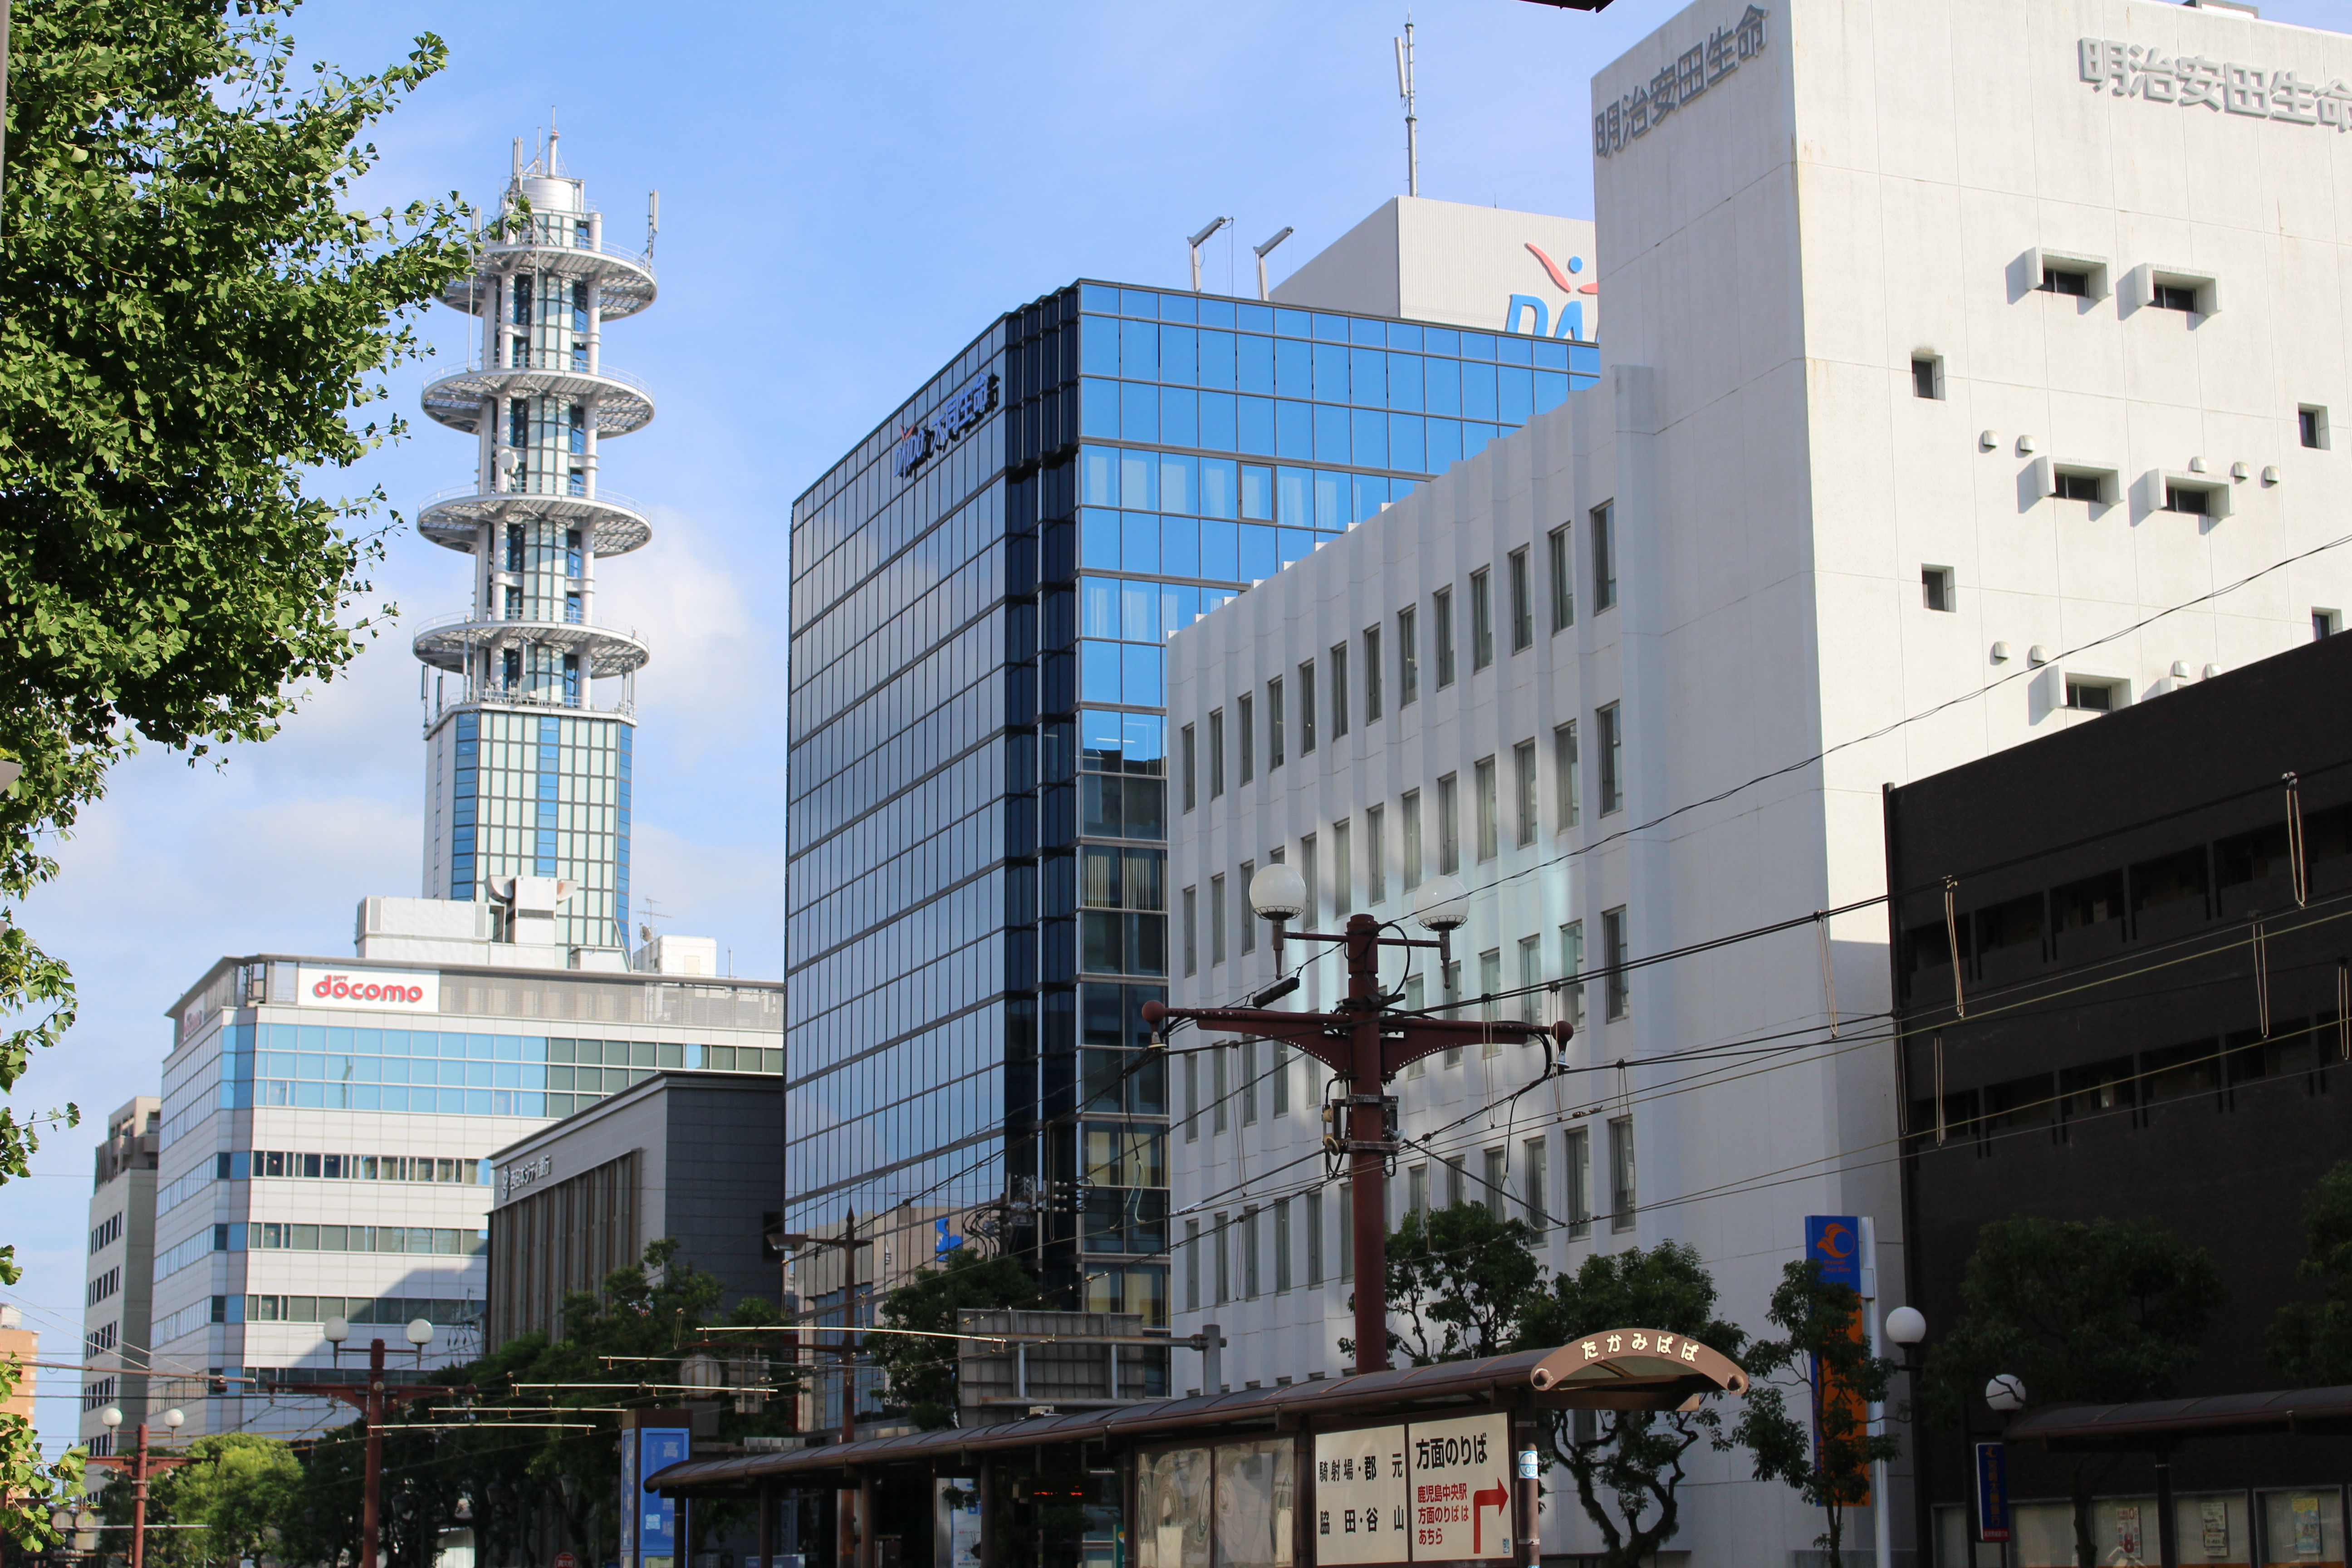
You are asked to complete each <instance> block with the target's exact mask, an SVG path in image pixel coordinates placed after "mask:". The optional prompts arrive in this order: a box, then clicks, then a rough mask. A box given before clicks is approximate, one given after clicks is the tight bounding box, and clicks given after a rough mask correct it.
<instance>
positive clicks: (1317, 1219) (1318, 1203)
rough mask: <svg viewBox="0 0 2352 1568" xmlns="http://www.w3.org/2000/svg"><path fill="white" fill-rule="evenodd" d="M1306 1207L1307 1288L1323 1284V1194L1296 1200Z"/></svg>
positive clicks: (1313, 1193) (1319, 1193) (1314, 1194)
mask: <svg viewBox="0 0 2352 1568" xmlns="http://www.w3.org/2000/svg"><path fill="white" fill-rule="evenodd" d="M1298 1201H1299V1202H1300V1203H1301V1204H1304V1205H1306V1207H1307V1289H1310V1290H1312V1289H1315V1287H1317V1286H1318V1285H1320V1284H1322V1283H1323V1194H1322V1193H1321V1192H1319V1191H1317V1192H1309V1193H1307V1194H1305V1195H1304V1196H1302V1197H1301V1198H1300V1199H1299V1200H1298Z"/></svg>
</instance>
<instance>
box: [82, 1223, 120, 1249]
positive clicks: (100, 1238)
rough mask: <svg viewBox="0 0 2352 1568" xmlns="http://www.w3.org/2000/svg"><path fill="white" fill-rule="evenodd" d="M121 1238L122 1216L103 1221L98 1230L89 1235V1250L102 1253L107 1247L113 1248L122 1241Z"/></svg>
mask: <svg viewBox="0 0 2352 1568" xmlns="http://www.w3.org/2000/svg"><path fill="white" fill-rule="evenodd" d="M121 1237H122V1216H121V1215H119V1214H118V1215H112V1216H110V1218H108V1219H106V1220H104V1221H102V1222H101V1223H100V1225H99V1226H98V1227H97V1228H96V1229H94V1230H92V1231H91V1232H90V1233H89V1249H90V1250H91V1251H92V1252H102V1251H104V1250H105V1249H106V1248H107V1247H111V1246H113V1245H114V1244H115V1243H116V1242H117V1241H119V1240H121Z"/></svg>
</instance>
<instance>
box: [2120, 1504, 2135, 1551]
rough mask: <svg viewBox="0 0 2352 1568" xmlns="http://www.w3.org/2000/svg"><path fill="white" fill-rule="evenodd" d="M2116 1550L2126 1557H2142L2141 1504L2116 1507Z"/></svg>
mask: <svg viewBox="0 0 2352 1568" xmlns="http://www.w3.org/2000/svg"><path fill="white" fill-rule="evenodd" d="M2116 1551H2118V1552H2122V1553H2123V1554H2124V1555H2125V1556H2126V1557H2137V1556H2139V1555H2140V1543H2139V1504H2137V1503H2136V1502H2119V1503H2117V1504H2116Z"/></svg>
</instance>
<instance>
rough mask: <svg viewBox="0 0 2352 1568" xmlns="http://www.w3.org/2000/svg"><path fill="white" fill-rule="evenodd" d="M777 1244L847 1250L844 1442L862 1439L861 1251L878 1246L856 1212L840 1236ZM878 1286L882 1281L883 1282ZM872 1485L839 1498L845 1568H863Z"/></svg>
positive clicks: (801, 1237) (837, 1541)
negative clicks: (865, 1234)
mask: <svg viewBox="0 0 2352 1568" xmlns="http://www.w3.org/2000/svg"><path fill="white" fill-rule="evenodd" d="M775 1242H776V1245H777V1246H779V1247H788V1248H794V1249H797V1248H799V1247H839V1248H841V1270H842V1286H841V1440H842V1441H843V1442H845V1443H855V1442H856V1441H857V1333H856V1324H857V1249H858V1248H859V1247H871V1246H873V1245H874V1243H873V1241H872V1240H871V1238H868V1239H866V1240H862V1241H861V1240H860V1239H858V1236H857V1211H856V1209H851V1210H850V1211H849V1217H848V1218H846V1219H845V1220H844V1221H843V1222H842V1226H841V1234H840V1235H839V1236H809V1235H805V1234H801V1233H796V1232H795V1233H780V1234H778V1235H777V1236H776V1237H775ZM877 1283H878V1281H877ZM815 1360H816V1346H815V1344H814V1342H811V1344H810V1346H809V1361H810V1365H811V1368H812V1370H814V1365H815ZM871 1496H872V1489H871V1484H870V1482H868V1481H866V1480H865V1479H860V1481H859V1483H858V1485H857V1486H856V1487H854V1488H850V1487H845V1488H842V1489H840V1491H839V1492H838V1493H837V1494H836V1496H835V1499H834V1505H835V1506H834V1516H835V1517H834V1523H835V1531H834V1549H835V1552H836V1553H837V1554H838V1557H839V1560H840V1562H841V1563H842V1564H843V1568H863V1564H864V1563H865V1561H866V1542H867V1541H868V1540H870V1539H871V1538H872V1536H873V1533H874V1532H873V1531H872V1529H871V1528H870V1527H869V1526H868V1523H867V1520H866V1515H867V1514H868V1513H869V1512H871V1511H872V1510H871V1509H870V1507H869V1499H870V1498H871Z"/></svg>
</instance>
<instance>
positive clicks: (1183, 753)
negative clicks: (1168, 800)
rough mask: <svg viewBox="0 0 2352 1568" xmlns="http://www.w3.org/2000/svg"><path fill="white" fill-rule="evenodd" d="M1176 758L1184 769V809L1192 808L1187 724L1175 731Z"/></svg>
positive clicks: (1190, 764) (1190, 761)
mask: <svg viewBox="0 0 2352 1568" xmlns="http://www.w3.org/2000/svg"><path fill="white" fill-rule="evenodd" d="M1176 751H1177V760H1178V762H1179V763H1181V764H1182V766H1183V769H1184V809H1185V810H1187V811H1190V810H1192V725H1190V724H1187V725H1185V726H1184V727H1183V729H1181V730H1180V731H1177V733H1176Z"/></svg>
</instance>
